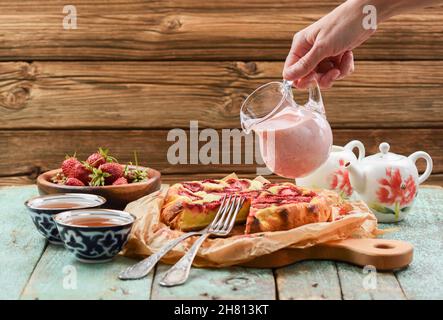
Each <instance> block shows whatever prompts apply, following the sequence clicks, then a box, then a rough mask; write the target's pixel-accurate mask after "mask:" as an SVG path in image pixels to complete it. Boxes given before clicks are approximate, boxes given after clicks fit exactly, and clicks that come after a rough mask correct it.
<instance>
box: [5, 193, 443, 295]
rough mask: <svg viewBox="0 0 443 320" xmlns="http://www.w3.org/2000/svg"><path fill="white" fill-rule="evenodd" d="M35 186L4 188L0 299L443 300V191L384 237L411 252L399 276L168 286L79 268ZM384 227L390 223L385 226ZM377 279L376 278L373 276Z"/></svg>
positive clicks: (153, 277) (109, 270) (120, 261)
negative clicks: (32, 209) (52, 237)
mask: <svg viewBox="0 0 443 320" xmlns="http://www.w3.org/2000/svg"><path fill="white" fill-rule="evenodd" d="M36 194H37V190H36V187H35V186H23V187H5V188H1V189H0V208H1V217H2V220H1V221H2V222H1V224H0V299H241V300H251V299H442V298H443V286H442V284H443V268H442V267H443V188H440V187H423V188H421V189H420V192H419V196H418V199H417V202H416V204H415V207H414V209H413V211H412V212H411V213H410V216H408V217H407V219H406V220H405V221H403V222H401V223H399V224H398V225H396V227H398V228H399V229H398V231H396V232H395V233H390V234H387V235H385V237H386V238H393V239H402V240H407V241H409V242H411V243H412V244H413V245H414V247H415V251H414V261H413V262H412V264H411V265H410V266H409V267H408V268H407V269H404V270H401V271H397V272H395V273H392V272H388V273H368V270H363V269H361V268H358V267H354V266H350V265H347V264H344V263H336V262H332V261H306V262H302V263H297V264H294V265H291V266H288V267H285V268H279V269H274V270H271V269H248V268H226V269H219V270H213V269H193V270H192V273H191V277H190V279H189V281H188V282H187V283H186V284H185V285H183V286H180V287H175V288H163V287H161V286H159V284H158V281H159V279H160V278H161V277H162V274H163V273H164V272H165V270H167V266H165V265H159V266H158V267H157V268H156V270H155V272H153V273H151V274H150V275H149V276H148V277H146V278H145V279H142V280H137V281H120V280H118V279H117V274H118V272H119V271H120V270H122V269H123V268H124V267H126V266H128V265H130V264H132V263H134V261H133V260H130V259H127V258H124V257H118V258H116V259H115V260H114V261H113V262H112V263H107V264H99V265H87V264H82V263H79V262H76V261H75V260H74V259H73V257H72V256H71V255H70V254H69V253H68V252H67V251H65V250H64V249H63V248H62V247H59V246H54V245H50V244H47V242H46V241H45V240H44V239H43V238H42V237H41V236H40V235H39V234H38V233H37V231H36V230H35V228H34V226H33V224H32V222H31V219H30V217H29V215H28V213H27V212H26V209H25V207H24V206H23V202H24V201H25V200H26V199H28V198H30V197H32V196H34V195H36ZM381 227H382V228H386V227H392V225H384V226H383V225H382V226H381ZM374 276H375V277H374Z"/></svg>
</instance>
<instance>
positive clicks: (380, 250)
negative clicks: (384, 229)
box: [242, 239, 413, 271]
mask: <svg viewBox="0 0 443 320" xmlns="http://www.w3.org/2000/svg"><path fill="white" fill-rule="evenodd" d="M412 256H413V247H412V245H411V244H410V243H408V242H405V241H399V240H386V239H345V240H340V241H334V242H328V243H324V244H319V245H315V246H312V247H309V248H303V249H291V248H286V249H282V250H279V251H276V252H274V253H271V254H268V255H265V256H261V257H258V258H255V259H254V260H252V261H249V262H247V263H245V264H242V265H243V266H246V267H256V268H278V267H283V266H286V265H289V264H292V263H294V262H298V261H303V260H334V261H342V262H348V263H351V264H355V265H357V266H362V267H363V266H366V265H372V266H374V267H375V268H376V269H377V270H381V271H383V270H394V269H401V268H404V267H406V266H408V265H409V264H410V263H411V261H412Z"/></svg>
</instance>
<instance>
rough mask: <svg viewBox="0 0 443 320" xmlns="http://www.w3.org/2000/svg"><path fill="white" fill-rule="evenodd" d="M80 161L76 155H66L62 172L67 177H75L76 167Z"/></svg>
mask: <svg viewBox="0 0 443 320" xmlns="http://www.w3.org/2000/svg"><path fill="white" fill-rule="evenodd" d="M79 163H80V161H78V159H77V158H76V157H75V155H73V156H72V157H71V156H66V159H65V161H63V162H62V166H61V168H62V172H63V175H64V176H65V177H68V178H70V177H73V176H74V168H75V166H76V165H77V164H79Z"/></svg>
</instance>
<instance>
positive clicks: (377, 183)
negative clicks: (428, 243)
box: [347, 142, 432, 222]
mask: <svg viewBox="0 0 443 320" xmlns="http://www.w3.org/2000/svg"><path fill="white" fill-rule="evenodd" d="M379 149H380V153H377V154H374V155H372V156H369V157H366V158H364V159H363V160H361V161H359V162H355V161H354V162H351V163H349V164H348V165H347V167H348V171H349V177H350V181H351V185H352V188H353V189H354V190H355V191H356V192H357V194H358V196H359V197H360V198H361V199H362V200H364V201H365V202H366V203H367V204H368V205H369V207H370V208H371V209H372V211H373V212H374V214H375V215H376V216H377V219H378V221H379V222H397V221H401V220H403V219H404V217H405V215H406V214H407V212H408V211H409V210H410V208H411V207H412V204H413V202H414V199H415V197H416V195H417V191H418V185H419V184H421V183H423V182H424V181H425V180H426V179H427V178H428V177H429V175H430V174H431V172H432V159H431V156H430V155H429V154H427V153H426V152H423V151H417V152H414V153H413V154H411V155H410V156H409V157H405V156H402V155H398V154H395V153H391V152H389V144H388V143H386V142H383V143H381V144H380V146H379ZM419 158H423V159H425V160H426V170H425V172H424V173H423V174H422V175H421V176H419V175H418V170H417V167H416V165H415V163H416V161H417V160H418V159H419Z"/></svg>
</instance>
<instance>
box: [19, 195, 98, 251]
mask: <svg viewBox="0 0 443 320" xmlns="http://www.w3.org/2000/svg"><path fill="white" fill-rule="evenodd" d="M105 203H106V199H105V198H103V197H100V196H96V195H93V194H83V193H60V194H53V195H46V196H38V197H34V198H31V199H29V200H28V201H26V202H25V206H26V207H27V208H28V211H29V214H30V216H31V219H32V222H34V225H35V227H36V228H37V231H38V232H40V234H42V235H43V236H44V237H45V238H46V239H48V241H49V242H50V243H53V244H60V245H61V244H63V242H62V240H61V239H60V236H59V233H58V231H57V227H56V225H55V223H54V220H53V219H52V218H53V216H54V215H55V214H57V213H60V212H63V211H66V210H69V209H87V208H97V207H100V206H102V205H103V204H105Z"/></svg>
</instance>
